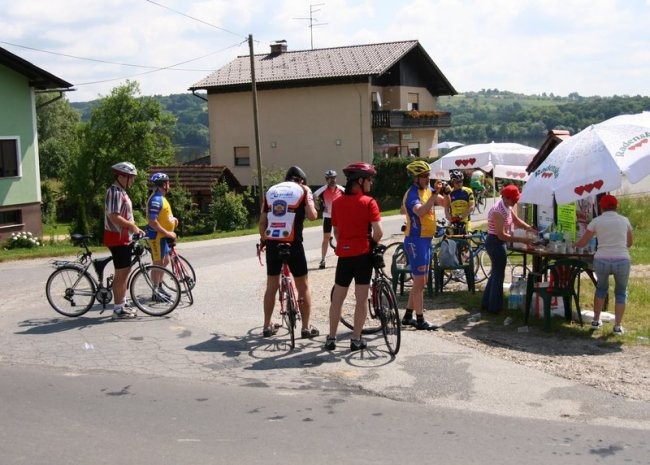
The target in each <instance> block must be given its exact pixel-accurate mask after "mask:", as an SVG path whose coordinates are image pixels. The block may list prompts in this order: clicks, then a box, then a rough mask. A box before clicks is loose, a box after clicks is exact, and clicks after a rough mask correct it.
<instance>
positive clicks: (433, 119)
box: [372, 110, 451, 129]
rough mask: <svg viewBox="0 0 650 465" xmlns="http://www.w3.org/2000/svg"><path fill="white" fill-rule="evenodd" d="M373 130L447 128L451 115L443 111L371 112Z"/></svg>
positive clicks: (449, 124)
mask: <svg viewBox="0 0 650 465" xmlns="http://www.w3.org/2000/svg"><path fill="white" fill-rule="evenodd" d="M372 127H373V128H394V129H402V128H405V129H406V128H448V127H451V113H449V112H445V111H402V110H390V111H373V112H372Z"/></svg>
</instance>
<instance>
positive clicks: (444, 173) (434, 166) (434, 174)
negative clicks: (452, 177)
mask: <svg viewBox="0 0 650 465" xmlns="http://www.w3.org/2000/svg"><path fill="white" fill-rule="evenodd" d="M429 166H431V171H430V172H429V178H431V179H444V180H445V181H449V170H444V169H442V166H440V158H438V159H437V160H436V161H434V162H433V163H430V164H429Z"/></svg>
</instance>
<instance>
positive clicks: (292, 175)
mask: <svg viewBox="0 0 650 465" xmlns="http://www.w3.org/2000/svg"><path fill="white" fill-rule="evenodd" d="M296 178H298V179H301V180H302V182H304V183H305V184H306V183H307V175H306V174H305V172H304V171H303V170H302V169H301V168H300V167H299V166H292V167H291V168H289V169H288V170H287V174H286V175H285V176H284V180H285V181H295V180H296Z"/></svg>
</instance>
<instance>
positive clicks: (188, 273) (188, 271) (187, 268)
mask: <svg viewBox="0 0 650 465" xmlns="http://www.w3.org/2000/svg"><path fill="white" fill-rule="evenodd" d="M178 260H180V262H181V265H182V268H183V272H184V273H185V277H187V278H190V279H189V280H188V282H187V283H188V285H189V286H190V290H191V289H194V286H196V272H195V271H194V267H193V266H192V265H191V264H190V262H189V261H188V260H187V258H185V257H183V256H182V255H178Z"/></svg>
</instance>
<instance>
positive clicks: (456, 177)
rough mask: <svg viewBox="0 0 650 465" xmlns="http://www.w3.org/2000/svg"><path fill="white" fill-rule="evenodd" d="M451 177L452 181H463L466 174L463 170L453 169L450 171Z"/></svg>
mask: <svg viewBox="0 0 650 465" xmlns="http://www.w3.org/2000/svg"><path fill="white" fill-rule="evenodd" d="M449 179H450V181H451V182H455V181H462V180H463V179H465V175H464V174H463V172H462V171H461V170H451V171H450V172H449Z"/></svg>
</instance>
